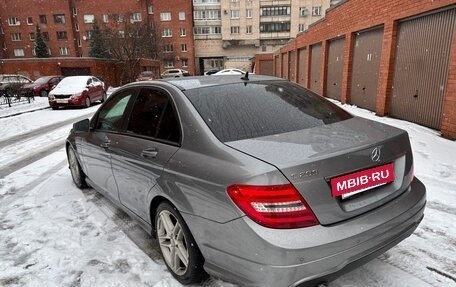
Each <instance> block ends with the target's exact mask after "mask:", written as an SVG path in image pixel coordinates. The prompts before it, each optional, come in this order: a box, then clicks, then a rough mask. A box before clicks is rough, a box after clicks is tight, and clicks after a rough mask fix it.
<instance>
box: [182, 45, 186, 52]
mask: <svg viewBox="0 0 456 287" xmlns="http://www.w3.org/2000/svg"><path fill="white" fill-rule="evenodd" d="M181 51H182V52H187V44H181Z"/></svg>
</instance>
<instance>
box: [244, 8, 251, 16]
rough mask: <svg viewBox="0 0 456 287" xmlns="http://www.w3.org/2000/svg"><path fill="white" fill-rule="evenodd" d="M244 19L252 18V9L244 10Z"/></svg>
mask: <svg viewBox="0 0 456 287" xmlns="http://www.w3.org/2000/svg"><path fill="white" fill-rule="evenodd" d="M245 17H246V18H252V9H247V10H245Z"/></svg>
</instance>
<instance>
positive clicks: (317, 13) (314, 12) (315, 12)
mask: <svg viewBox="0 0 456 287" xmlns="http://www.w3.org/2000/svg"><path fill="white" fill-rule="evenodd" d="M312 16H321V6H314V7H312Z"/></svg>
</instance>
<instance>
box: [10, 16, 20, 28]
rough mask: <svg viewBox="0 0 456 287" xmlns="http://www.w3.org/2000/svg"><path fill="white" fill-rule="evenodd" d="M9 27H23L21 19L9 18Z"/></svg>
mask: <svg viewBox="0 0 456 287" xmlns="http://www.w3.org/2000/svg"><path fill="white" fill-rule="evenodd" d="M8 25H9V26H19V25H21V21H19V19H18V18H17V17H9V18H8Z"/></svg>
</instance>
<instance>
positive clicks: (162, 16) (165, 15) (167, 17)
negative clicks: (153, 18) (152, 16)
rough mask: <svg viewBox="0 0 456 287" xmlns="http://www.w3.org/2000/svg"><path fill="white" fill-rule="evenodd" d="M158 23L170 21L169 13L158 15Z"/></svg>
mask: <svg viewBox="0 0 456 287" xmlns="http://www.w3.org/2000/svg"><path fill="white" fill-rule="evenodd" d="M160 21H171V12H163V13H160Z"/></svg>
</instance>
